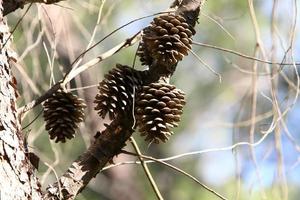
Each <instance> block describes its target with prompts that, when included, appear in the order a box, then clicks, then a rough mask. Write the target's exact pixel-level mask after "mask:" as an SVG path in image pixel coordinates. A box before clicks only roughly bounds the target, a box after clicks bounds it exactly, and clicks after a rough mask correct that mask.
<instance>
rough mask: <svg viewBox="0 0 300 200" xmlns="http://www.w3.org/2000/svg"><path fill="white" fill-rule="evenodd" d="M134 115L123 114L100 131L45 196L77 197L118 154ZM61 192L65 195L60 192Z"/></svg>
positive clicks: (128, 132)
mask: <svg viewBox="0 0 300 200" xmlns="http://www.w3.org/2000/svg"><path fill="white" fill-rule="evenodd" d="M132 125H133V119H132V117H127V116H120V117H119V118H118V119H116V120H114V121H113V122H112V123H111V124H110V125H107V127H106V129H105V130H104V131H103V132H101V133H100V132H98V133H97V134H96V136H95V142H94V143H93V144H92V145H91V146H90V147H89V149H88V150H87V151H86V152H85V153H83V154H82V155H81V156H80V157H79V158H78V159H77V160H75V161H74V163H73V164H72V165H71V166H70V168H69V169H68V171H67V172H65V174H64V175H63V176H62V177H61V178H60V179H59V184H58V182H56V183H54V184H53V185H50V186H49V187H48V188H47V193H46V194H45V195H44V199H45V200H50V199H51V200H53V199H64V200H68V199H74V198H75V197H76V195H77V194H78V193H80V192H81V191H82V189H83V188H84V187H85V186H86V185H87V184H88V183H89V182H90V180H91V179H92V178H94V177H95V176H96V175H97V174H98V173H99V171H100V170H101V169H102V168H103V167H104V166H105V165H106V164H107V163H108V162H109V161H111V160H112V158H113V157H114V156H116V155H118V154H119V153H120V151H121V149H122V148H123V147H124V146H125V142H126V141H127V140H128V139H129V138H130V136H131V135H132V133H133V129H132ZM60 194H61V195H62V196H60Z"/></svg>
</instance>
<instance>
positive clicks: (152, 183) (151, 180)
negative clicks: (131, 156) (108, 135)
mask: <svg viewBox="0 0 300 200" xmlns="http://www.w3.org/2000/svg"><path fill="white" fill-rule="evenodd" d="M130 142H131V144H132V146H133V148H134V150H135V152H136V154H137V157H138V158H139V160H140V162H141V165H142V167H143V169H144V172H145V174H146V176H147V178H148V180H149V182H150V184H151V186H152V189H153V191H154V193H155V194H156V197H157V199H159V200H163V199H164V198H163V197H162V195H161V193H160V191H159V189H158V187H157V185H156V183H155V181H154V179H153V177H152V175H151V172H150V170H149V168H148V166H147V164H146V163H145V161H144V159H143V157H142V153H141V151H140V148H139V146H138V145H137V143H136V141H135V139H134V138H133V137H132V136H131V137H130Z"/></svg>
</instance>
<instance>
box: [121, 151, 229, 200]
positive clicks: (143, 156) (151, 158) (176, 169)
mask: <svg viewBox="0 0 300 200" xmlns="http://www.w3.org/2000/svg"><path fill="white" fill-rule="evenodd" d="M122 153H125V154H128V155H132V156H139V155H137V154H135V153H132V152H128V151H125V150H122ZM140 156H141V157H142V158H144V159H147V160H151V161H153V162H157V163H159V164H162V165H164V166H167V167H169V168H171V169H173V170H175V171H177V172H179V173H181V174H183V175H185V176H187V177H188V178H190V179H192V180H193V181H195V182H196V183H197V184H199V185H200V186H201V187H203V188H204V189H205V190H207V191H209V192H210V193H212V194H214V195H216V196H217V197H219V198H220V199H222V200H227V198H225V197H224V196H223V195H221V194H219V193H218V192H216V191H215V190H213V189H211V188H210V187H208V186H207V185H205V184H203V183H201V182H200V181H199V180H198V179H197V178H195V177H194V176H192V175H190V174H189V173H187V172H185V171H183V170H182V169H180V168H178V167H175V166H174V165H171V164H169V163H167V162H164V161H161V160H159V159H156V158H153V157H151V156H145V155H140Z"/></svg>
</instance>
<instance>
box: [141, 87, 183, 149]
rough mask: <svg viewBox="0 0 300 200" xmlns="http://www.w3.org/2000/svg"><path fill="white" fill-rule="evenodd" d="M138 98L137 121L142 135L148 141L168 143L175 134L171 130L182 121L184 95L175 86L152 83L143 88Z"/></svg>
mask: <svg viewBox="0 0 300 200" xmlns="http://www.w3.org/2000/svg"><path fill="white" fill-rule="evenodd" d="M137 96H138V98H137V101H136V120H137V126H138V128H139V131H140V132H141V135H142V136H146V139H145V140H146V141H150V142H154V143H159V140H161V141H163V142H166V141H167V140H168V139H169V137H170V136H171V135H172V134H173V132H172V131H170V129H171V128H173V127H176V126H178V124H177V122H179V121H180V116H181V114H182V109H183V106H184V105H185V100H184V93H183V92H182V91H181V90H179V89H176V87H175V86H174V85H170V84H167V83H151V84H149V85H147V86H143V88H142V89H141V91H140V93H139V94H138V95H137Z"/></svg>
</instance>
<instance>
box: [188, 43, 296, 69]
mask: <svg viewBox="0 0 300 200" xmlns="http://www.w3.org/2000/svg"><path fill="white" fill-rule="evenodd" d="M193 44H195V45H199V46H203V47H207V48H212V49H216V50H220V51H224V52H227V53H232V54H235V55H237V56H240V57H243V58H246V59H249V60H255V61H258V62H261V63H265V64H271V65H273V64H274V65H300V63H284V62H272V61H267V60H262V59H259V58H256V57H252V56H248V55H245V54H242V53H240V52H237V51H234V50H231V49H226V48H223V47H218V46H214V45H210V44H205V43H201V42H195V41H193Z"/></svg>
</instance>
